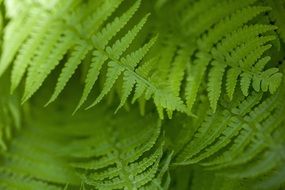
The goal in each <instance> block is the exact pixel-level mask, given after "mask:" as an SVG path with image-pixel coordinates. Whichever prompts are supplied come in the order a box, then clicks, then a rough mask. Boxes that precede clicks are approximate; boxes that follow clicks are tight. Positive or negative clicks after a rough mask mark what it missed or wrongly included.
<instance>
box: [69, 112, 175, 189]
mask: <svg viewBox="0 0 285 190" xmlns="http://www.w3.org/2000/svg"><path fill="white" fill-rule="evenodd" d="M135 115H137V114H130V113H127V114H118V115H117V116H116V117H115V118H113V119H112V120H110V115H108V114H106V116H107V117H101V118H100V120H98V123H94V124H92V125H86V126H85V125H84V126H82V127H81V130H80V133H78V132H77V130H76V129H73V131H74V134H73V133H72V131H70V130H69V131H70V133H71V136H70V138H71V139H72V140H71V142H70V144H68V147H70V150H69V152H70V154H71V156H70V159H71V165H72V166H73V167H74V168H76V169H77V170H78V173H79V175H80V176H81V178H82V180H83V181H84V183H86V184H87V185H88V186H94V187H95V188H97V189H124V188H126V189H148V188H147V186H150V185H152V186H153V185H154V184H151V183H153V182H154V181H157V182H158V184H157V185H160V184H162V181H163V179H164V172H166V171H163V173H162V174H160V171H159V170H160V168H161V167H163V165H162V163H163V162H162V160H163V144H164V143H163V140H162V134H161V129H160V125H159V124H157V122H156V121H155V120H153V118H148V119H147V120H145V119H138V118H137V117H134V116H135ZM102 116H103V114H102ZM125 121H128V122H129V124H128V125H126V123H125ZM75 130H76V131H75ZM90 131H93V132H91V133H90ZM94 145H95V146H94ZM168 162H169V161H168ZM168 164H169V163H168ZM166 167H167V166H166ZM153 180H154V181H153ZM153 187H154V186H153ZM154 189H159V187H156V188H154Z"/></svg>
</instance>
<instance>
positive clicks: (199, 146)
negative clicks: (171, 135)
mask: <svg viewBox="0 0 285 190" xmlns="http://www.w3.org/2000/svg"><path fill="white" fill-rule="evenodd" d="M262 96H263V95H262V93H261V92H259V93H254V94H252V95H250V96H248V97H247V98H246V99H244V100H241V102H240V100H235V103H236V104H235V105H234V104H230V105H231V106H230V107H224V108H219V111H217V113H215V114H212V113H209V115H208V116H206V117H205V121H204V122H203V123H202V125H201V126H200V127H199V128H198V129H197V131H196V132H195V134H194V135H193V136H192V138H189V141H188V142H187V143H185V145H184V148H182V150H181V151H180V152H178V154H177V156H176V158H175V159H176V162H177V163H178V164H183V165H184V164H195V163H199V164H201V165H202V166H204V167H209V168H211V169H215V170H219V169H222V171H223V172H226V171H227V170H229V172H228V173H227V176H233V177H240V178H245V177H247V178H249V177H256V176H260V175H262V174H265V173H269V172H270V171H272V170H273V169H274V168H276V167H277V168H278V164H280V163H282V162H283V161H282V160H284V158H283V156H282V153H281V154H280V151H279V149H278V148H277V149H276V147H279V148H281V147H282V143H281V142H278V141H279V140H277V139H280V138H276V137H275V133H277V134H278V132H277V131H278V130H280V129H279V128H280V127H281V126H282V125H283V123H284V117H282V114H283V113H284V108H283V107H280V106H279V103H280V101H282V100H283V99H284V90H283V89H280V90H278V92H277V93H276V94H275V95H272V96H269V97H265V98H264V97H262ZM241 98H242V97H241ZM242 99H243V98H242ZM265 110H266V111H265ZM281 139H282V138H281ZM281 139H280V140H281ZM277 144H278V145H277ZM280 146H281V147H280ZM273 147H274V148H273ZM241 154H242V156H241ZM241 165H243V166H241ZM231 168H232V169H231Z"/></svg>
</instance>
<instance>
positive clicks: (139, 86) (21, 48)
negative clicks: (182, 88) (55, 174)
mask: <svg viewBox="0 0 285 190" xmlns="http://www.w3.org/2000/svg"><path fill="white" fill-rule="evenodd" d="M121 2H122V0H118V1H100V3H98V2H97V3H95V2H91V1H90V2H86V3H83V2H81V1H75V0H74V1H69V2H63V1H55V3H54V5H53V7H52V8H50V9H48V8H43V7H42V6H43V5H38V4H37V3H34V4H33V3H28V4H29V6H30V7H29V8H27V7H26V8H25V9H24V11H22V12H20V13H19V15H17V16H15V18H13V22H11V23H9V25H8V26H7V29H6V31H7V32H6V35H5V38H4V41H5V42H4V52H3V56H2V57H1V63H0V65H1V66H0V73H3V72H4V71H5V70H6V69H7V67H8V66H9V65H10V64H11V63H12V62H13V69H12V76H11V82H12V85H11V86H12V87H11V91H12V92H13V91H14V90H15V89H16V88H17V87H18V86H19V84H20V82H21V80H22V79H23V78H26V80H25V90H24V96H23V102H25V101H27V100H28V99H29V98H30V97H31V96H32V95H33V94H34V93H35V92H36V91H38V89H39V88H40V87H41V85H42V84H43V82H44V81H45V80H46V79H47V77H48V75H49V74H50V73H51V71H52V70H54V69H55V68H56V67H57V66H58V65H59V64H61V63H62V64H64V66H63V68H62V70H61V72H60V74H59V76H58V80H57V83H56V87H55V90H54V93H53V94H52V96H51V98H50V100H49V102H48V103H47V104H49V103H51V102H53V101H54V100H55V99H56V98H57V97H58V96H59V95H60V93H61V92H62V91H63V89H64V88H65V86H66V84H67V82H68V81H69V80H70V78H71V77H72V76H73V75H74V73H75V72H76V70H77V68H78V66H79V65H81V64H82V63H83V61H84V60H85V59H87V57H88V55H90V54H91V56H92V58H91V62H90V65H89V69H88V72H87V76H86V79H85V85H84V90H83V94H82V96H81V99H80V101H79V103H78V106H77V108H76V110H78V109H79V108H80V107H81V106H82V105H83V103H85V101H86V100H87V98H88V95H89V94H90V93H91V92H92V88H93V87H94V86H95V83H96V81H97V80H98V78H99V76H100V75H102V70H104V69H105V68H107V72H106V76H105V79H106V81H105V83H104V86H103V89H102V91H101V93H100V94H99V96H98V97H97V98H96V100H95V101H94V102H93V103H92V104H91V105H90V106H89V107H88V108H90V107H93V106H94V105H96V104H97V103H99V102H100V101H101V100H102V99H103V98H104V97H105V96H106V95H107V94H108V93H109V92H110V90H111V89H112V88H113V86H114V85H115V84H116V81H117V80H118V79H119V78H120V77H121V76H122V77H123V83H122V88H121V93H122V94H123V95H122V99H121V104H120V105H119V107H122V106H123V105H124V104H125V102H126V100H127V99H128V97H129V96H130V95H131V94H132V92H133V91H134V94H135V97H136V98H134V99H137V98H141V97H142V98H144V97H145V98H144V99H149V98H153V99H154V103H155V105H156V106H157V108H158V110H159V113H160V115H161V117H163V109H166V110H167V111H174V110H179V111H185V106H184V105H183V102H182V100H181V99H180V98H179V96H178V94H177V93H175V94H169V93H168V91H167V90H165V89H164V88H161V87H160V86H159V83H157V82H155V81H154V80H151V79H150V78H151V76H152V73H150V72H148V73H145V75H142V74H141V73H140V72H139V71H140V70H141V69H140V67H147V66H150V65H149V64H147V63H145V62H146V60H145V57H146V55H147V53H148V51H149V50H150V49H151V47H152V46H153V45H154V43H155V41H156V40H155V39H156V37H153V38H151V39H150V40H148V42H147V43H146V44H144V45H143V46H142V47H141V48H138V49H136V50H134V51H133V52H129V47H130V46H131V45H133V46H134V45H135V44H134V41H135V39H136V38H137V36H138V33H139V32H140V31H141V30H142V28H143V26H144V25H145V23H146V21H147V19H148V17H149V14H147V15H146V16H144V17H143V18H142V19H141V20H139V21H137V23H135V24H134V25H133V26H131V25H130V24H129V23H130V20H131V19H132V18H133V17H134V15H135V13H136V11H137V10H138V8H139V6H140V1H136V2H135V3H134V4H133V5H132V6H131V7H130V8H129V9H128V10H127V11H126V12H124V13H122V14H121V15H118V16H117V15H115V16H113V14H112V13H113V12H114V11H115V10H117V9H118V7H119V5H120V4H121ZM88 13H89V14H88ZM110 16H113V17H115V18H113V19H111V20H108V18H109V17H110ZM125 26H126V27H125ZM19 27H21V28H22V27H24V28H25V30H24V31H23V32H21V35H16V34H15V33H16V32H17V31H18V30H19ZM125 28H127V29H128V30H129V31H127V32H126V33H125V34H123V35H121V33H122V32H121V31H122V30H123V29H125ZM14 35H16V36H17V37H16V38H14V37H13V36H14ZM14 59H15V60H14ZM13 60H14V61H13ZM148 70H152V68H149V69H148ZM26 72H27V74H26V76H25V73H26ZM180 78H181V77H180ZM178 80H179V79H178ZM180 80H181V79H180ZM173 85H174V84H173ZM175 86H177V87H175ZM178 87H179V86H178V85H177V84H176V85H174V88H176V89H177V88H178ZM133 88H134V90H133ZM176 91H177V90H176ZM76 110H75V111H76Z"/></svg>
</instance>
